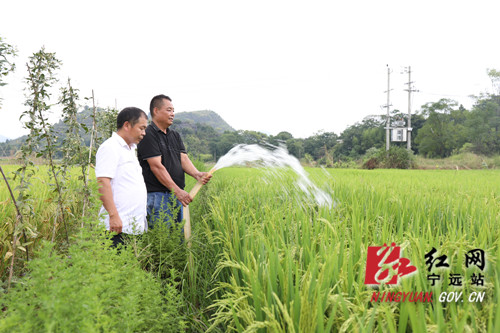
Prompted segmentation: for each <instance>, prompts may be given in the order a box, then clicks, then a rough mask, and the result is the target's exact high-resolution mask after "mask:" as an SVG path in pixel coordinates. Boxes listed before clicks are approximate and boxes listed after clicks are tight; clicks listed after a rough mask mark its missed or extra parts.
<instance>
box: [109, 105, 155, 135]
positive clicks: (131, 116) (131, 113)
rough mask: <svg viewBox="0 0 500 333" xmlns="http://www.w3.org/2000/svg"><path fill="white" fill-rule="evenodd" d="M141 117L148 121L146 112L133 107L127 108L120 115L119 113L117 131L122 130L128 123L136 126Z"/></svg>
mask: <svg viewBox="0 0 500 333" xmlns="http://www.w3.org/2000/svg"><path fill="white" fill-rule="evenodd" d="M141 117H144V118H146V119H148V115H147V114H146V112H144V111H142V110H141V109H139V108H136V107H133V106H131V107H128V108H125V109H123V110H121V111H120V113H118V117H116V129H117V130H119V129H120V128H122V127H123V124H125V122H126V121H128V122H129V123H130V125H132V126H135V124H137V122H138V121H139V118H141Z"/></svg>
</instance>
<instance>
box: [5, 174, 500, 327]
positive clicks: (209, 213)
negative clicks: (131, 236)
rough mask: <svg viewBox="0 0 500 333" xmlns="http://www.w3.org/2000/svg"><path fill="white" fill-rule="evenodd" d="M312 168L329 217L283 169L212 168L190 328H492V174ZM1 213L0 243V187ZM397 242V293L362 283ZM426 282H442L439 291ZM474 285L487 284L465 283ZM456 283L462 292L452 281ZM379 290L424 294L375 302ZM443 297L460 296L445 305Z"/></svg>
mask: <svg viewBox="0 0 500 333" xmlns="http://www.w3.org/2000/svg"><path fill="white" fill-rule="evenodd" d="M307 171H308V173H309V175H310V177H311V179H312V180H313V182H314V183H315V184H317V185H318V186H319V187H320V188H321V189H322V190H324V191H325V192H327V193H329V194H331V195H332V197H333V199H334V202H335V203H334V207H333V208H332V207H324V206H319V205H318V204H317V203H315V202H314V201H313V200H310V198H306V197H305V196H303V195H302V194H301V193H300V191H299V190H298V189H297V187H296V186H295V175H294V174H293V173H291V172H286V171H283V172H274V173H273V174H270V173H268V172H266V171H265V170H262V169H251V168H223V169H221V170H218V171H216V172H215V174H214V177H213V178H212V180H211V181H210V183H209V184H208V185H206V186H205V187H204V188H203V189H202V191H201V192H200V195H199V196H197V197H196V199H195V201H194V202H193V204H192V210H191V224H192V226H193V238H192V244H193V245H192V248H191V250H190V251H191V253H192V263H191V264H190V265H189V267H188V269H189V276H188V277H187V278H186V280H185V281H184V282H183V284H182V286H183V289H184V293H183V295H184V300H185V302H187V303H189V304H191V305H190V306H194V307H196V306H198V307H200V312H201V313H202V315H200V321H205V323H206V324H205V325H206V326H203V325H202V324H200V325H199V326H198V328H197V329H194V328H192V329H191V331H196V330H198V331H212V332H224V331H237V332H243V331H246V332H372V331H378V332H429V331H430V332H446V331H449V332H498V331H500V308H499V307H498V300H499V298H500V289H499V288H500V282H499V274H500V262H499V261H498V258H499V256H500V246H499V245H500V244H499V242H500V241H499V234H500V230H499V229H500V223H499V222H500V171H498V170H477V171H476V170H467V171H461V170H460V171H449V170H448V171H445V170H433V171H430V170H426V171H419V170H371V171H367V170H345V169H317V168H316V169H307ZM41 178H43V177H41ZM41 178H39V179H38V180H36V181H37V182H38V181H39V182H40V183H37V185H36V186H35V187H34V189H35V192H33V198H35V199H36V200H35V201H36V205H34V207H35V208H34V209H35V211H34V216H38V219H39V220H40V222H39V223H38V224H37V226H38V227H37V228H38V230H43V226H44V225H45V224H48V225H51V223H50V218H51V215H50V211H51V210H53V209H54V208H51V207H52V206H55V203H53V202H51V201H50V199H48V198H49V194H48V185H47V183H46V182H45V181H43V179H41ZM192 185H193V182H190V183H188V185H187V189H188V190H189V189H190V188H191V187H192ZM73 188H75V189H77V188H78V187H77V186H74V187H73ZM0 202H1V203H2V205H1V207H0V209H1V210H0V216H1V217H2V219H3V221H4V222H3V225H2V228H1V229H0V232H1V233H2V237H1V239H7V238H8V235H7V234H8V233H9V231H10V229H9V225H10V224H11V223H12V221H13V216H14V215H13V214H14V213H13V212H14V210H13V207H11V206H12V205H11V203H10V201H9V198H8V193H7V189H6V187H5V186H4V184H3V183H2V186H1V187H0ZM44 221H45V222H44ZM40 232H41V231H40ZM47 232H48V231H47ZM391 243H395V244H396V245H397V246H400V247H401V248H402V252H401V254H400V257H401V258H408V259H409V261H410V263H411V265H413V266H415V267H416V269H417V271H416V272H415V273H413V274H411V275H407V276H402V277H399V279H398V280H399V283H398V284H397V285H379V286H377V287H374V286H371V285H367V284H365V273H366V268H367V264H370V263H371V262H368V263H367V256H368V247H372V246H379V247H380V246H383V245H384V244H387V245H390V244H391ZM432 248H435V249H436V250H437V253H436V254H435V255H434V257H436V258H437V257H440V256H443V255H445V256H446V263H448V264H449V267H441V268H436V266H438V263H439V261H435V262H434V267H433V268H432V270H431V271H428V268H429V265H428V264H426V262H427V258H426V255H427V254H428V253H430V251H431V250H432ZM474 249H482V250H484V253H485V259H486V267H485V268H484V269H483V270H480V269H479V268H478V267H476V266H472V267H466V262H465V261H464V258H465V255H466V254H467V252H468V251H470V250H474ZM2 251H3V252H5V251H4V250H2ZM3 267H4V268H5V267H6V265H5V262H4V263H3ZM430 274H435V275H437V276H439V277H440V280H439V281H437V282H436V283H435V285H434V286H433V285H432V281H431V280H429V278H428V277H429V275H430ZM478 275H479V276H480V275H483V281H484V283H483V286H480V285H479V286H476V285H474V284H473V283H472V282H473V280H474V279H475V278H476V277H477V276H478ZM458 277H460V280H461V282H462V285H461V286H456V285H453V284H454V283H452V282H453V281H454V282H455V284H456V282H457V278H458ZM476 282H477V281H476ZM374 292H375V293H379V295H388V294H390V295H393V294H394V295H395V294H397V293H402V294H405V293H421V292H422V293H427V294H429V293H431V292H432V296H431V301H429V300H427V301H426V302H424V301H418V300H417V301H416V297H414V298H413V301H410V300H409V299H406V300H405V301H403V300H400V301H396V300H395V299H393V298H392V297H391V298H390V299H389V298H385V300H383V301H380V300H378V301H374V299H373V297H374V296H373V295H374ZM384 292H385V294H384ZM443 292H446V293H447V295H448V294H449V293H453V294H452V295H453V297H454V298H453V299H451V298H450V299H449V300H448V301H447V300H446V299H444V301H440V298H441V299H442V297H440V296H441V295H442V293H443ZM482 293H484V298H483V299H481V300H477V299H472V300H471V299H470V298H469V297H470V296H471V295H477V294H482ZM455 297H458V299H455ZM203 316H204V317H203ZM201 317H203V318H201ZM199 327H203V329H201V328H199Z"/></svg>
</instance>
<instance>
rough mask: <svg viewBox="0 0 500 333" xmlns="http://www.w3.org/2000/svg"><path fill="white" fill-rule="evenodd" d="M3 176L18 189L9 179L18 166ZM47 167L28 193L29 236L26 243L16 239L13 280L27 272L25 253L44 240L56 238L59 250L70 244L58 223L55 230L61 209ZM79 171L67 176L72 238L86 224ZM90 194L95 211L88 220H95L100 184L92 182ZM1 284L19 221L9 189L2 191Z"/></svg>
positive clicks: (7, 168)
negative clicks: (56, 219) (82, 224)
mask: <svg viewBox="0 0 500 333" xmlns="http://www.w3.org/2000/svg"><path fill="white" fill-rule="evenodd" d="M2 168H3V169H4V172H5V174H6V176H7V178H8V180H9V182H10V184H11V186H12V187H13V188H15V187H16V186H17V185H18V184H19V182H20V179H19V178H17V179H15V180H14V179H13V177H9V175H12V174H13V173H14V171H15V170H17V169H18V166H16V165H7V166H2ZM46 171H47V167H46V166H39V168H38V172H37V173H35V174H34V175H35V177H33V178H32V180H31V183H32V186H31V187H30V189H29V191H28V192H27V193H26V194H27V195H28V196H29V197H30V198H31V204H30V205H31V208H30V213H29V214H26V215H24V228H25V232H26V239H24V238H18V239H17V254H16V260H15V271H16V274H14V276H17V275H19V274H20V273H22V272H24V270H25V269H26V258H25V256H24V254H25V251H30V253H31V252H32V250H34V249H36V248H38V247H39V246H40V244H41V242H42V241H43V240H51V239H53V238H55V243H56V245H55V246H56V247H57V248H58V249H64V248H67V244H66V245H65V242H62V240H65V231H64V230H63V229H62V224H61V223H56V225H55V227H56V228H55V229H54V219H55V218H56V215H57V212H58V207H57V200H56V199H54V197H53V195H52V193H51V191H52V190H51V188H50V186H49V183H50V178H49V176H48V173H47V172H46ZM78 171H79V170H78V168H72V169H71V170H70V172H69V173H68V180H67V182H66V186H67V188H68V190H67V191H66V195H67V197H66V199H67V200H66V205H65V206H64V210H65V212H66V216H67V217H68V219H71V221H73V222H71V223H68V227H69V232H70V234H74V233H75V232H76V231H78V229H79V226H80V224H81V223H80V222H81V221H83V218H82V209H83V207H82V206H83V201H82V197H81V195H80V193H81V192H80V190H81V187H82V185H81V180H80V179H79V172H78ZM89 191H90V192H91V193H92V195H91V196H89V203H90V206H91V207H94V208H93V210H87V216H89V217H92V218H93V219H96V217H97V212H96V207H97V208H98V207H99V206H100V202H98V201H99V199H98V195H97V184H96V182H89ZM14 195H16V190H14ZM0 203H2V204H1V205H0V220H1V221H2V224H0V280H1V281H5V279H6V272H7V270H6V269H7V267H8V266H7V264H8V260H9V258H10V254H9V252H11V253H12V252H13V250H14V249H13V243H12V234H13V232H14V225H15V219H16V210H15V207H14V204H13V203H12V200H11V198H10V194H9V192H8V190H7V186H2V187H0Z"/></svg>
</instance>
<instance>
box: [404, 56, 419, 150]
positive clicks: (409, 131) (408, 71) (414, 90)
mask: <svg viewBox="0 0 500 333" xmlns="http://www.w3.org/2000/svg"><path fill="white" fill-rule="evenodd" d="M404 70H405V72H406V73H408V82H407V83H405V84H407V85H408V89H405V91H407V92H408V123H407V130H406V139H407V141H406V143H407V146H406V149H408V150H411V131H412V128H411V93H412V92H418V90H416V89H414V88H413V86H412V83H413V82H412V81H411V66H408V67H405V69H404Z"/></svg>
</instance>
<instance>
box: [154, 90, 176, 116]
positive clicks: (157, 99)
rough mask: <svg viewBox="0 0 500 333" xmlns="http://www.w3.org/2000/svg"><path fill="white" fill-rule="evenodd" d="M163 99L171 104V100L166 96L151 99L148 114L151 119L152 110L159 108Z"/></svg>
mask: <svg viewBox="0 0 500 333" xmlns="http://www.w3.org/2000/svg"><path fill="white" fill-rule="evenodd" d="M164 99H168V100H169V101H170V102H172V99H171V98H170V97H168V96H166V95H156V96H155V97H153V99H151V103H149V113H150V114H151V118H153V117H154V113H153V110H154V109H155V108H159V107H161V106H162V104H163V100H164Z"/></svg>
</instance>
